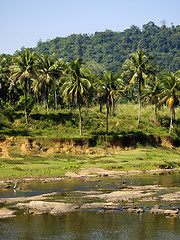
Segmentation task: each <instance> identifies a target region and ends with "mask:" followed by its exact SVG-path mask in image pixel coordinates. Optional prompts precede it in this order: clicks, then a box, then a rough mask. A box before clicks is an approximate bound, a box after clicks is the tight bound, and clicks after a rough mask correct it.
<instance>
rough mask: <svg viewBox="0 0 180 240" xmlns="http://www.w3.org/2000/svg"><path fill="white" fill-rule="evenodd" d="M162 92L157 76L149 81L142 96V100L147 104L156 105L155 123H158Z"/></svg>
mask: <svg viewBox="0 0 180 240" xmlns="http://www.w3.org/2000/svg"><path fill="white" fill-rule="evenodd" d="M161 92H162V85H161V82H160V79H159V77H157V76H155V77H153V78H152V79H149V81H147V84H146V86H145V88H144V91H143V94H142V100H143V102H144V103H145V104H149V103H152V104H154V106H155V108H154V115H155V123H157V109H158V107H159V106H158V102H159V101H160V96H159V94H160V93H161Z"/></svg>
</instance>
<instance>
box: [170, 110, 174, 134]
mask: <svg viewBox="0 0 180 240" xmlns="http://www.w3.org/2000/svg"><path fill="white" fill-rule="evenodd" d="M173 110H174V109H173V107H172V108H171V109H170V112H171V120H170V128H169V134H170V133H171V129H172V128H173Z"/></svg>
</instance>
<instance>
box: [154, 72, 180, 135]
mask: <svg viewBox="0 0 180 240" xmlns="http://www.w3.org/2000/svg"><path fill="white" fill-rule="evenodd" d="M161 82H162V92H161V93H160V94H159V96H160V98H161V100H160V101H159V103H158V104H159V105H160V104H162V103H164V102H166V104H167V107H168V108H169V109H170V127H169V133H171V130H172V128H173V115H175V109H174V108H175V100H176V99H177V98H178V97H179V96H180V90H179V87H180V78H179V77H177V76H176V75H175V74H174V73H170V74H169V75H168V76H164V77H163V78H162V80H161Z"/></svg>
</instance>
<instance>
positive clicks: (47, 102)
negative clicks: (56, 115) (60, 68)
mask: <svg viewBox="0 0 180 240" xmlns="http://www.w3.org/2000/svg"><path fill="white" fill-rule="evenodd" d="M48 95H49V94H48V87H47V88H46V104H47V113H48V114H49V101H48Z"/></svg>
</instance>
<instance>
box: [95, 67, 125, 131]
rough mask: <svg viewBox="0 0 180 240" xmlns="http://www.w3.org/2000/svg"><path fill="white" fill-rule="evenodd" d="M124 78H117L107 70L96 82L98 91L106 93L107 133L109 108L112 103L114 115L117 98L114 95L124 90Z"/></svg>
mask: <svg viewBox="0 0 180 240" xmlns="http://www.w3.org/2000/svg"><path fill="white" fill-rule="evenodd" d="M122 85H123V83H122V80H121V79H119V78H118V79H117V78H115V76H114V74H113V72H112V71H105V72H104V75H103V76H101V77H100V78H98V79H97V80H96V82H95V87H96V89H97V91H98V92H99V93H100V94H101V95H102V94H104V96H105V99H106V109H107V111H106V134H108V116H109V108H110V104H112V109H113V115H114V105H115V100H114V97H115V95H117V94H118V93H119V92H120V91H122V88H121V87H120V86H122Z"/></svg>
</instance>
